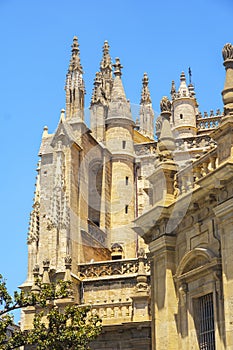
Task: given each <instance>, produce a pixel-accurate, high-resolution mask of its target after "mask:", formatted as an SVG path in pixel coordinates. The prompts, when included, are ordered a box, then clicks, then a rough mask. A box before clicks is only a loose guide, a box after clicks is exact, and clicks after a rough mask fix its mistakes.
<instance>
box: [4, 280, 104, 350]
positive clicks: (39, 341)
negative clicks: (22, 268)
mask: <svg viewBox="0 0 233 350" xmlns="http://www.w3.org/2000/svg"><path fill="white" fill-rule="evenodd" d="M38 287H39V288H38V292H37V293H35V292H29V293H24V292H23V291H21V292H15V293H14V297H11V296H10V294H9V292H8V290H7V287H6V282H5V280H4V279H3V277H2V276H1V275H0V349H1V350H12V349H16V348H18V347H19V346H23V345H33V346H34V348H36V349H38V350H47V349H49V350H63V349H64V350H66V349H71V350H75V349H80V350H87V349H88V344H89V343H90V342H91V341H92V340H94V339H95V338H96V337H97V336H98V335H99V334H100V332H101V329H102V324H101V320H100V318H99V317H98V316H97V315H96V314H93V313H92V312H91V308H90V307H89V306H79V305H69V306H66V307H63V308H59V307H58V303H56V301H58V300H61V299H62V298H68V297H70V283H69V282H64V281H59V282H58V283H57V284H56V285H55V284H52V283H51V284H40V283H39V282H38ZM27 306H34V307H35V310H36V313H35V317H34V321H33V325H32V329H31V330H27V331H21V330H20V329H16V330H15V331H13V334H12V335H11V336H10V337H8V336H7V329H9V327H10V326H13V325H14V319H13V316H12V315H11V314H10V312H11V311H14V310H17V309H21V308H24V307H27Z"/></svg>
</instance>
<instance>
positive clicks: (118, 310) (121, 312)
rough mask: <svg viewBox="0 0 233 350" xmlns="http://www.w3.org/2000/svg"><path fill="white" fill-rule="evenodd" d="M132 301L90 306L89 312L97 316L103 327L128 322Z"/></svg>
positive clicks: (130, 317)
mask: <svg viewBox="0 0 233 350" xmlns="http://www.w3.org/2000/svg"><path fill="white" fill-rule="evenodd" d="M132 311H133V307H132V301H131V300H129V301H121V300H119V301H113V302H112V303H106V304H103V303H100V304H96V303H95V304H92V305H91V312H92V313H93V314H97V315H99V317H100V318H101V319H102V323H103V325H105V324H109V323H111V325H112V324H117V323H121V322H130V321H131V320H132Z"/></svg>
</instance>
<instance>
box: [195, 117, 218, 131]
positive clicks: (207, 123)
mask: <svg viewBox="0 0 233 350" xmlns="http://www.w3.org/2000/svg"><path fill="white" fill-rule="evenodd" d="M221 119H222V115H213V114H210V115H207V114H204V117H202V116H200V117H198V118H197V128H198V131H199V132H200V131H205V130H212V129H216V128H217V127H218V126H219V124H220V122H221Z"/></svg>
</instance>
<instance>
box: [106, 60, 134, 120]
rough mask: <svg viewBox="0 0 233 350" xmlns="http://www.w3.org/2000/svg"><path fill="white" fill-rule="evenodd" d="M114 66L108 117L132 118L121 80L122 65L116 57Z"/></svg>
mask: <svg viewBox="0 0 233 350" xmlns="http://www.w3.org/2000/svg"><path fill="white" fill-rule="evenodd" d="M113 67H114V69H115V70H114V75H115V78H114V81H113V87H112V93H111V100H110V102H109V112H108V117H107V118H108V119H114V118H116V117H117V118H122V119H124V118H127V119H130V120H132V114H131V110H130V103H129V101H128V100H127V98H126V96H125V90H124V87H123V84H122V80H121V75H122V73H121V69H122V68H123V66H122V65H121V63H120V59H119V58H118V57H117V58H116V62H115V63H114V64H113Z"/></svg>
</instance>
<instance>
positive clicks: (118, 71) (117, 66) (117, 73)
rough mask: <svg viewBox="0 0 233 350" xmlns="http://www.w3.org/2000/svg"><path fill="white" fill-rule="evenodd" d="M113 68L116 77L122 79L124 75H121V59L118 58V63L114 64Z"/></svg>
mask: <svg viewBox="0 0 233 350" xmlns="http://www.w3.org/2000/svg"><path fill="white" fill-rule="evenodd" d="M113 67H114V68H115V70H114V75H115V77H117V76H118V77H121V75H122V73H121V69H122V68H123V66H122V65H121V63H120V58H119V57H116V63H114V64H113Z"/></svg>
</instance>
